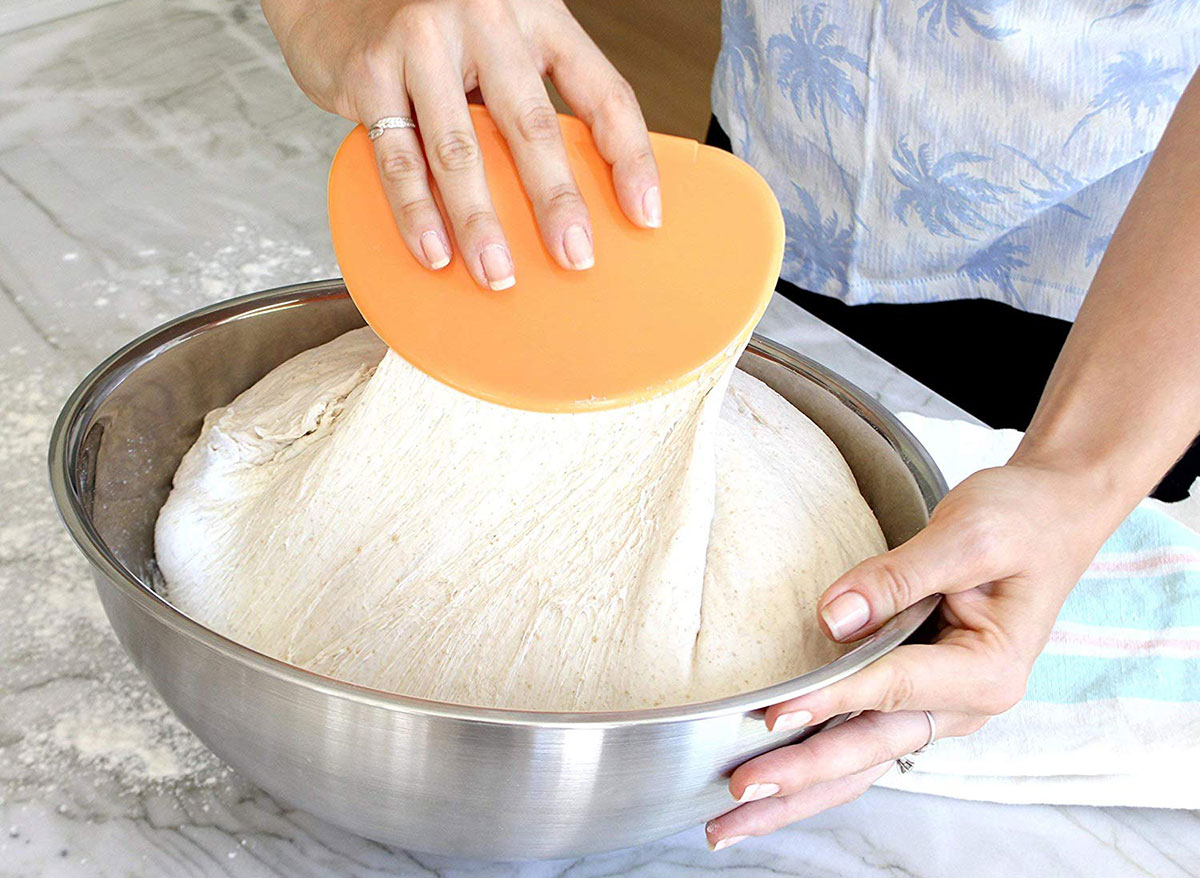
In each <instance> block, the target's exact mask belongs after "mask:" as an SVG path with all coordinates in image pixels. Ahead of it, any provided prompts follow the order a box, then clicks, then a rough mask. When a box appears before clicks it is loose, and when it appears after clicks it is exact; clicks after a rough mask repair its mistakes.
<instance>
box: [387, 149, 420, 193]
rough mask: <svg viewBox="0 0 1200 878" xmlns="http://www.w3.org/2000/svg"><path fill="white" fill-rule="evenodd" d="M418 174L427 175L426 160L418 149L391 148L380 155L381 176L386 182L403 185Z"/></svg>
mask: <svg viewBox="0 0 1200 878" xmlns="http://www.w3.org/2000/svg"><path fill="white" fill-rule="evenodd" d="M381 139H382V138H381ZM418 175H420V176H422V177H423V176H424V175H425V162H424V161H422V160H421V155H420V153H418V152H417V151H416V150H412V149H390V150H388V151H387V152H386V153H384V154H383V155H381V156H380V157H379V176H380V177H381V178H383V182H384V183H387V184H391V185H393V186H402V185H405V184H407V183H411V182H412V181H413V180H414V179H415V178H417V177H418Z"/></svg>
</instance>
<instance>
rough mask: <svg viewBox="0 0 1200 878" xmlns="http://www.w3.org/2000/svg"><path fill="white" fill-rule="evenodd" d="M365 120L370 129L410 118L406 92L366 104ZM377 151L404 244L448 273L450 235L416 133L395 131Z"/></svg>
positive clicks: (380, 140) (385, 136)
mask: <svg viewBox="0 0 1200 878" xmlns="http://www.w3.org/2000/svg"><path fill="white" fill-rule="evenodd" d="M363 115H364V116H365V117H366V118H364V119H362V120H361V121H362V123H363V124H364V125H366V126H368V127H370V126H371V125H373V124H375V122H377V121H378V120H379V119H382V118H383V117H385V116H409V115H411V110H410V109H409V105H408V98H407V96H406V95H405V94H404V91H403V89H395V90H392V91H391V93H390V95H389V96H387V97H386V98H382V99H381V98H376V99H375V100H373V101H370V102H368V103H366V107H365V112H364V113H363ZM374 147H375V163H376V165H377V166H378V168H379V179H380V181H381V182H382V183H383V191H384V192H385V193H386V194H387V199H388V204H389V205H391V208H392V216H394V217H395V218H396V228H398V229H399V230H400V235H401V236H402V237H403V238H404V243H405V244H406V245H408V249H409V250H410V251H411V252H412V254H413V256H415V257H416V258H417V261H418V262H420V263H421V264H422V265H424V266H425V267H426V268H430V269H434V270H436V269H439V268H445V267H446V266H447V265H449V264H450V252H451V251H450V236H449V234H447V232H446V225H445V223H444V222H443V220H442V215H441V213H440V212H439V211H438V207H437V202H435V201H434V198H433V190H432V189H431V187H430V185H429V172H428V168H427V167H426V165H425V156H424V155H423V153H422V151H421V141H420V138H419V137H417V133H416V131H414V130H413V129H411V128H393V129H389V130H387V131H384V132H383V134H382V135H380V136H379V137H378V138H376V139H375V141H374Z"/></svg>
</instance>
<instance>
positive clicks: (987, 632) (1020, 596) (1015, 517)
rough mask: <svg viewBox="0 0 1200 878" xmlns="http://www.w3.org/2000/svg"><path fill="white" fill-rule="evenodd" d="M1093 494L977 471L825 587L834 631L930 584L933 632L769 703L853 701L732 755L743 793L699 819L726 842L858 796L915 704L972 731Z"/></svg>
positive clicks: (1044, 598)
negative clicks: (938, 624) (778, 742)
mask: <svg viewBox="0 0 1200 878" xmlns="http://www.w3.org/2000/svg"><path fill="white" fill-rule="evenodd" d="M1103 494H1104V492H1103V490H1100V489H1098V488H1097V487H1096V486H1093V485H1089V484H1087V480H1085V479H1082V478H1080V477H1076V476H1071V475H1068V474H1065V473H1061V472H1056V471H1053V470H1049V469H1043V468H1040V467H1036V466H1031V465H1030V466H1027V465H1021V464H1020V463H1009V464H1008V465H1006V466H1002V467H998V468H995V469H989V470H983V471H981V472H978V473H976V474H975V475H973V476H971V477H970V478H968V479H967V480H965V481H964V482H962V484H960V485H959V486H958V487H956V488H955V489H954V490H953V491H951V492H950V493H949V494H947V495H946V497H945V498H944V499H943V500H942V502H941V503H940V504H939V505H938V507H937V509H936V510H935V511H934V514H933V516H932V517H931V519H930V522H929V524H928V526H927V527H926V528H925V529H924V530H922V531H921V532H920V533H918V534H917V535H916V536H914V537H913V538H912V539H910V540H909V541H908V542H907V543H905V544H904V545H902V546H899V547H898V548H896V549H893V550H892V551H890V552H887V553H886V554H883V555H880V556H878V557H875V558H871V559H869V560H867V561H864V562H863V563H861V564H859V565H858V566H857V567H855V568H853V569H852V570H850V571H849V572H848V573H846V574H845V575H844V576H842V577H841V578H840V579H838V580H837V582H835V583H834V584H833V585H832V586H830V588H829V589H828V590H827V591H826V592H825V594H824V595H822V597H821V599H820V601H819V603H818V609H819V612H820V617H821V624H822V627H823V628H824V629H825V631H826V633H827V634H828V635H829V636H830V637H832V638H833V639H835V640H839V641H853V640H857V639H859V638H861V637H865V636H866V635H868V634H870V633H871V632H873V631H875V630H876V629H877V628H878V627H879V626H880V625H882V624H883V623H884V622H886V621H887V620H888V619H890V618H891V617H892V616H894V615H895V614H896V613H898V612H899V611H900V610H902V609H904V608H905V607H908V606H910V605H911V604H913V603H916V602H917V601H919V600H920V599H922V598H924V597H925V596H927V595H931V594H939V593H940V594H943V595H945V597H944V599H943V600H942V603H941V611H940V612H941V620H942V628H941V631H940V633H939V634H938V635H937V637H936V638H935V642H934V643H932V644H912V645H906V646H901V647H899V648H898V649H895V650H893V651H892V652H891V653H889V654H888V655H886V656H884V657H883V658H881V659H879V660H878V661H876V662H874V663H873V664H871V665H868V666H867V667H866V668H864V669H863V670H861V671H859V672H857V673H856V674H853V675H852V676H850V677H847V678H846V679H844V680H841V681H839V682H837V683H834V684H832V685H830V686H828V687H826V688H824V689H819V690H817V691H815V692H811V693H809V694H807V695H803V696H801V697H799V698H796V699H793V700H791V701H788V702H785V703H783V704H777V705H773V706H772V707H770V708H769V709H768V710H767V712H766V722H767V725H768V727H770V728H772V729H787V728H800V727H803V726H811V725H815V724H817V723H822V722H824V721H825V720H827V719H829V718H830V717H833V716H837V715H839V714H844V713H855V712H857V711H862V713H861V714H860V715H859V716H857V717H855V718H854V719H851V720H849V721H847V722H845V723H843V724H842V725H840V726H837V727H836V728H833V729H829V730H826V731H823V732H820V733H819V734H816V735H814V736H812V737H811V738H808V739H807V740H805V741H803V742H801V743H799V744H795V745H792V746H787V747H782V748H780V749H778V750H773V751H771V752H769V753H766V754H764V755H762V756H759V757H757V758H755V759H752V760H750V761H749V762H747V763H745V764H743V765H741V766H739V767H738V769H737V770H736V771H734V773H733V776H732V777H731V778H730V781H729V791H730V793H731V794H732V796H733V799H734V800H735V801H736V802H740V803H745V804H741V806H740V807H737V808H734V809H733V810H732V811H730V812H728V813H727V814H724V815H722V816H721V817H718V818H716V819H715V820H712V821H710V822H709V823H708V825H707V826H706V827H705V830H706V833H707V836H708V842H709V844H710V845H712V846H713V847H714V848H718V849H719V848H722V847H728V846H729V845H731V844H734V843H736V842H738V841H741V840H742V839H743V838H745V837H747V836H751V835H765V834H767V833H769V832H773V831H774V830H776V829H779V828H780V827H782V826H786V825H787V824H789V823H792V822H794V821H796V820H801V819H803V818H805V817H808V816H810V815H813V814H816V813H818V812H820V811H823V810H825V809H826V808H831V807H833V806H835V805H840V804H842V803H844V802H849V801H851V800H852V799H856V798H857V797H858V796H860V795H862V793H863V792H864V791H866V789H867V788H868V787H869V786H870V785H871V784H872V783H874V782H875V781H876V780H877V779H878V778H879V777H880V776H882V775H883V774H884V773H885V772H886V771H887V770H888V769H889V768H891V767H892V765H893V763H894V762H895V760H896V759H898V758H899V757H901V756H905V755H907V754H909V753H911V752H912V751H914V750H916V749H917V748H919V747H921V746H922V745H924V744H925V743H926V742H927V740H928V738H929V724H928V722H927V721H926V718H925V715H924V714H923V713H922V711H923V710H928V711H930V712H932V714H933V717H934V721H935V723H936V727H937V736H938V737H939V738H944V737H956V736H961V735H967V734H970V733H971V732H974V731H976V730H977V729H979V728H980V727H981V726H982V725H983V724H984V723H985V722H987V720H988V719H989V718H990V717H992V716H995V715H996V714H999V713H1002V712H1004V711H1006V710H1008V709H1009V708H1010V707H1012V706H1013V705H1014V704H1016V703H1017V702H1018V701H1019V700H1020V699H1021V698H1022V696H1023V695H1024V693H1025V684H1026V681H1027V679H1028V677H1029V672H1030V670H1031V668H1032V666H1033V662H1034V660H1035V659H1036V658H1037V656H1038V654H1039V653H1040V652H1041V651H1042V649H1043V647H1044V646H1045V645H1046V641H1047V639H1048V637H1049V636H1050V629H1051V627H1052V626H1053V624H1054V619H1055V617H1056V616H1057V614H1058V611H1059V609H1060V608H1061V607H1062V604H1063V601H1064V600H1066V596H1067V594H1068V592H1069V591H1070V590H1071V588H1072V587H1073V586H1074V584H1075V583H1076V582H1077V581H1078V579H1079V577H1080V576H1081V575H1082V574H1083V572H1084V570H1085V569H1086V568H1087V565H1088V564H1089V563H1090V562H1091V559H1092V557H1093V556H1094V555H1095V553H1096V552H1097V551H1098V550H1099V548H1100V545H1101V544H1102V543H1103V542H1104V540H1105V539H1106V538H1107V536H1108V533H1109V532H1110V531H1111V530H1112V529H1113V528H1115V526H1116V523H1115V522H1113V521H1111V520H1110V518H1111V516H1110V515H1108V514H1106V513H1107V510H1104V511H1103V512H1101V511H1100V509H1099V508H1098V507H1101V506H1103V505H1104V503H1103V500H1102V498H1103ZM1093 501H1095V502H1093ZM1118 520H1119V516H1118Z"/></svg>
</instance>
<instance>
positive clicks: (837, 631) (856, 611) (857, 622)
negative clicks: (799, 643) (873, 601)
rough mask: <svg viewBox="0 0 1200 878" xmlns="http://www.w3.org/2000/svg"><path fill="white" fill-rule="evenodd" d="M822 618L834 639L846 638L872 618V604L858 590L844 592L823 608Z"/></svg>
mask: <svg viewBox="0 0 1200 878" xmlns="http://www.w3.org/2000/svg"><path fill="white" fill-rule="evenodd" d="M821 618H822V619H824V620H825V624H826V625H828V626H829V633H830V634H832V635H833V636H834V639H836V640H844V639H845V638H847V637H849V636H850V635H851V634H853V633H854V632H855V631H857V630H858V629H859V628H861V627H862V626H864V625H866V624H867V620H868V619H870V618H871V605H870V604H868V603H867V599H866V598H864V597H863V596H862V595H860V594H859V593H858V592H856V591H847V592H843V593H842V594H840V595H838V596H837V597H836V598H834V599H833V600H832V601H830V602H829V605H828V606H826V607H825V609H823V610H821Z"/></svg>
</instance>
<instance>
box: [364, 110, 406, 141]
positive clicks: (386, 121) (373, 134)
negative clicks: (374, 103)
mask: <svg viewBox="0 0 1200 878" xmlns="http://www.w3.org/2000/svg"><path fill="white" fill-rule="evenodd" d="M416 127H417V123H416V120H415V119H413V118H412V116H384V117H383V118H382V119H380V120H379V121H377V122H376V123H375V124H374V125H372V126H371V127H370V128H368V129H367V137H369V138H371V139H372V140H377V139H379V137H380V136H382V134H383V132H385V131H387V130H388V129H389V128H416Z"/></svg>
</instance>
